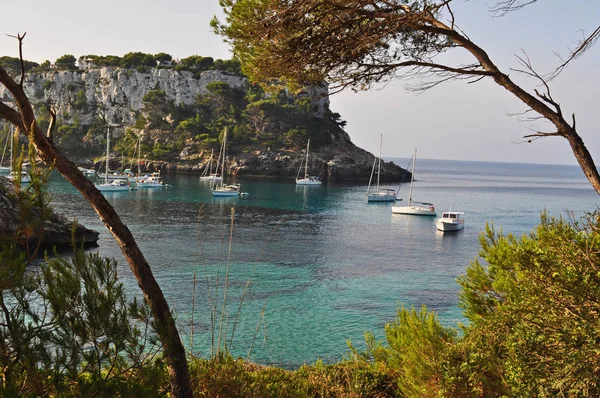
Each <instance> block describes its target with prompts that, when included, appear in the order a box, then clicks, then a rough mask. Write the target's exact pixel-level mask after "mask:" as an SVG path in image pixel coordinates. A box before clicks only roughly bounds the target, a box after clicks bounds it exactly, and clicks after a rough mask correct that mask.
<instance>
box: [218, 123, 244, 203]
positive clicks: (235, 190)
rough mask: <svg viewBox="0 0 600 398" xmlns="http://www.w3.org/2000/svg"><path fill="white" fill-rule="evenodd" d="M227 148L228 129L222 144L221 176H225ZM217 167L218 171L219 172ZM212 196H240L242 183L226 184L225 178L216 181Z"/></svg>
mask: <svg viewBox="0 0 600 398" xmlns="http://www.w3.org/2000/svg"><path fill="white" fill-rule="evenodd" d="M226 148H227V129H225V132H224V134H223V143H222V145H221V155H219V157H220V158H221V176H223V177H224V176H225V171H226V170H225V159H226V158H227V156H226ZM218 171H219V170H218V169H217V173H218ZM211 192H212V196H215V197H235V196H240V185H239V184H224V183H223V179H221V181H219V182H217V181H215V182H214V184H213V186H212V188H211Z"/></svg>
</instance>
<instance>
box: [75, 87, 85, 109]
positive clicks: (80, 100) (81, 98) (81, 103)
mask: <svg viewBox="0 0 600 398" xmlns="http://www.w3.org/2000/svg"><path fill="white" fill-rule="evenodd" d="M87 104H88V102H87V97H86V96H85V90H79V91H77V94H75V107H76V108H78V109H83V108H85V106H86V105H87Z"/></svg>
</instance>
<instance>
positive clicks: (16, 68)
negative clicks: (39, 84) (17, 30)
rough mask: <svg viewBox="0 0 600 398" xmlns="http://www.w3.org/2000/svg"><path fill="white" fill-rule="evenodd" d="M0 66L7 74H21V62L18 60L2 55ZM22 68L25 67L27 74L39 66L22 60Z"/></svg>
mask: <svg viewBox="0 0 600 398" xmlns="http://www.w3.org/2000/svg"><path fill="white" fill-rule="evenodd" d="M0 66H1V67H3V68H4V69H6V70H7V71H8V72H12V73H15V74H16V73H21V60H20V59H19V58H16V57H8V56H6V55H3V56H1V57H0ZM23 66H24V67H25V72H29V71H30V70H32V69H33V68H36V67H38V66H39V65H38V64H37V63H36V62H31V61H27V60H23Z"/></svg>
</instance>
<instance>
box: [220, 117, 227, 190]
mask: <svg viewBox="0 0 600 398" xmlns="http://www.w3.org/2000/svg"><path fill="white" fill-rule="evenodd" d="M226 147H227V127H225V132H224V133H223V151H222V152H223V160H222V162H223V164H222V165H221V177H223V180H222V182H221V185H225V158H226V157H227V156H226V155H227V154H226V153H225V148H226Z"/></svg>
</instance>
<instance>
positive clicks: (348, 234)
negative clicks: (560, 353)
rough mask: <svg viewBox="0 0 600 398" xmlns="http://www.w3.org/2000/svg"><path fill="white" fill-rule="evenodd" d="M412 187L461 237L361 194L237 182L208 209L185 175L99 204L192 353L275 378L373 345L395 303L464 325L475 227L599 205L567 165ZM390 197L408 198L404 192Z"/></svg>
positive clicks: (499, 168)
mask: <svg viewBox="0 0 600 398" xmlns="http://www.w3.org/2000/svg"><path fill="white" fill-rule="evenodd" d="M392 160H394V161H395V163H396V164H398V165H400V166H402V167H407V165H408V159H392ZM415 179H416V180H415V183H414V187H413V199H414V200H417V201H427V202H432V203H434V204H435V206H436V209H437V212H438V214H441V212H442V211H445V210H448V209H450V208H451V209H452V210H456V211H464V212H465V213H466V224H465V225H466V226H465V229H464V230H463V231H460V232H458V233H446V234H442V233H441V232H438V231H436V228H435V225H434V221H435V219H434V218H422V217H411V216H404V215H393V214H392V213H391V209H390V207H391V205H390V204H389V203H387V204H386V203H380V204H377V203H367V201H366V196H365V194H366V185H341V184H334V183H329V184H324V185H323V186H296V185H295V182H294V180H293V179H291V178H290V179H272V178H239V179H237V182H239V183H241V184H242V191H245V192H248V196H246V197H242V198H234V199H228V198H221V199H217V198H213V197H212V196H211V193H210V189H209V186H208V184H206V183H204V182H201V181H200V180H199V178H198V176H195V175H166V176H165V182H166V183H168V184H169V185H170V186H169V187H166V188H160V189H140V190H137V191H130V192H123V193H121V192H115V193H106V196H107V198H108V200H109V201H110V202H111V204H112V205H113V206H114V207H115V209H116V210H117V212H118V213H119V214H120V215H121V217H122V219H123V221H124V222H125V223H126V224H127V225H128V227H129V228H130V229H131V231H132V233H133V234H134V236H135V238H136V240H137V242H138V244H139V245H140V247H141V249H142V251H143V253H144V255H145V256H146V258H147V259H148V261H149V263H150V265H151V267H152V270H153V272H154V274H155V277H156V278H157V280H158V282H159V284H160V286H161V288H162V290H163V292H164V294H165V296H166V297H167V300H168V301H169V304H170V305H171V308H172V309H173V311H174V313H175V315H176V317H177V321H178V323H179V325H180V331H181V333H182V337H183V340H184V344H185V345H186V346H187V347H189V348H190V350H191V351H192V352H193V353H194V354H195V355H198V356H204V357H207V356H209V355H211V353H214V351H215V349H216V347H217V346H220V347H223V346H224V345H227V348H228V349H229V350H230V351H231V353H232V354H233V355H234V356H236V357H237V356H241V357H244V358H246V357H247V356H249V358H250V360H252V361H254V362H257V363H262V364H274V365H279V366H284V367H288V368H293V367H297V366H299V365H300V364H302V363H313V362H314V361H316V360H317V359H323V360H324V361H326V362H329V361H335V360H339V359H340V358H342V357H343V355H344V354H345V353H347V352H348V349H347V343H346V342H347V341H348V340H350V341H352V343H353V344H355V345H356V346H357V347H359V348H360V347H362V346H363V345H362V342H363V334H364V332H365V331H367V330H370V331H373V332H374V333H375V334H376V336H378V337H382V336H383V328H384V325H385V324H386V323H388V322H392V321H393V320H394V316H395V313H396V310H397V308H398V307H399V306H400V305H406V306H412V305H414V306H416V307H417V308H419V307H420V306H421V305H423V304H425V305H427V307H428V308H429V309H432V310H435V311H436V312H437V313H438V315H439V318H440V320H441V321H442V322H443V323H444V324H446V325H449V326H456V325H457V323H458V322H461V321H464V319H463V317H462V314H461V310H460V308H459V307H458V292H459V288H458V285H457V283H456V277H457V276H458V275H460V274H462V273H464V271H465V269H466V267H467V266H468V264H469V262H470V261H472V260H473V259H474V258H475V257H476V256H477V254H478V252H479V236H480V234H481V233H482V231H483V230H484V228H485V225H486V223H493V225H494V227H495V228H496V229H497V230H500V229H501V230H502V232H503V233H505V234H508V233H513V234H516V235H521V234H524V233H529V232H530V231H531V230H532V229H533V228H534V227H535V226H536V225H537V224H538V223H539V220H540V213H541V212H542V211H543V210H544V209H545V210H547V211H548V212H549V213H550V215H553V216H561V215H562V216H565V215H566V213H565V211H573V212H574V213H575V214H576V215H581V214H583V212H585V211H593V210H595V209H596V207H597V205H598V203H599V198H600V197H599V196H598V195H597V194H596V193H595V191H594V190H593V189H592V188H591V187H590V185H589V183H588V182H587V179H586V178H585V177H584V175H583V173H582V172H581V171H580V169H579V168H578V167H577V166H559V165H538V164H509V163H488V162H463V161H447V160H428V159H419V160H418V163H417V169H416V172H415ZM385 187H386V188H398V186H397V185H396V184H390V185H386V186H385ZM49 190H50V192H51V193H52V196H53V201H52V205H53V207H54V208H55V209H57V210H58V211H60V212H61V213H63V214H65V215H66V216H67V217H69V218H75V217H76V218H77V219H78V221H79V222H80V223H82V224H84V225H86V226H88V227H91V228H94V229H97V230H98V231H100V232H101V234H100V241H99V245H100V246H99V248H97V249H94V250H97V251H98V252H99V253H100V254H102V255H105V256H109V257H114V258H116V259H117V260H118V261H119V264H120V275H121V278H122V280H123V282H124V283H125V285H126V288H127V293H128V295H129V296H139V295H140V292H139V288H138V287H137V283H136V282H135V279H134V278H133V276H132V274H131V271H130V270H129V268H128V266H127V264H126V263H125V261H124V259H123V256H122V254H121V252H120V250H119V248H118V247H117V245H116V244H115V243H114V241H113V239H112V236H111V235H110V234H109V233H108V231H107V230H106V228H105V227H104V226H103V225H102V224H101V222H100V221H99V219H98V217H97V216H96V214H95V213H94V211H93V210H92V209H91V207H90V206H89V205H88V204H87V202H85V200H84V199H83V198H82V197H81V195H80V194H79V193H78V192H77V191H75V189H74V188H72V187H71V186H70V185H69V184H68V183H67V182H66V181H65V180H64V179H62V177H61V176H60V175H56V174H53V175H52V177H51V181H50V185H49ZM399 196H400V197H403V198H404V201H407V200H408V198H407V196H408V184H404V185H403V186H401V188H400V195H399ZM399 203H402V202H399ZM232 214H234V216H233V217H234V221H233V223H232V222H231V217H232ZM231 228H233V232H231ZM230 234H231V241H230ZM230 242H231V245H230ZM194 275H196V283H194ZM226 279H227V286H228V287H227V289H225V288H224V286H225V280H226ZM225 292H226V296H225V295H224V293H225ZM224 301H225V302H226V304H225V306H223V302H224ZM210 308H213V309H214V308H216V310H215V311H213V317H212V320H211V315H210ZM223 308H225V310H223ZM263 311H264V312H263ZM219 325H221V326H219ZM192 330H193V338H192ZM192 339H193V341H192Z"/></svg>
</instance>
